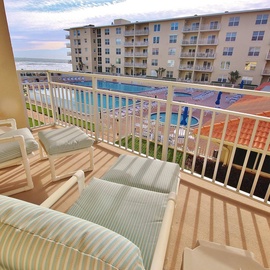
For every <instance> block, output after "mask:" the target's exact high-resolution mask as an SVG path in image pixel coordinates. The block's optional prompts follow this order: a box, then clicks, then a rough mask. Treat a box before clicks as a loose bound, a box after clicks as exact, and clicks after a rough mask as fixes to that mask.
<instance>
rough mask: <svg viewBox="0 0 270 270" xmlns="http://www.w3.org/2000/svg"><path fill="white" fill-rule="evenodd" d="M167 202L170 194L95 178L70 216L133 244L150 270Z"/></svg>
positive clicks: (70, 211) (71, 210)
mask: <svg viewBox="0 0 270 270" xmlns="http://www.w3.org/2000/svg"><path fill="white" fill-rule="evenodd" d="M167 200H168V194H163V193H158V192H153V191H148V190H143V189H139V188H135V187H130V186H125V185H121V184H115V183H111V182H108V181H106V180H101V179H97V178H93V179H92V180H91V181H90V183H89V185H88V187H87V188H86V189H85V190H84V192H83V193H82V195H81V196H80V198H79V199H78V201H77V202H76V203H75V204H73V205H72V207H71V208H70V209H69V211H68V213H69V214H70V215H74V216H76V217H80V218H82V219H86V220H90V221H92V222H94V223H96V224H99V225H101V226H104V227H106V228H108V229H110V230H112V231H115V232H117V233H119V234H121V235H123V236H124V237H126V238H127V239H129V240H130V241H132V242H133V243H134V244H135V245H137V246H138V247H139V248H140V250H141V253H142V257H143V264H144V266H145V268H146V269H150V265H151V262H152V258H153V253H154V250H155V246H156V243H157V239H158V235H159V231H160V227H161V223H162V220H163V216H164V212H165V208H166V204H167Z"/></svg>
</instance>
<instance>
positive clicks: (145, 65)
mask: <svg viewBox="0 0 270 270" xmlns="http://www.w3.org/2000/svg"><path fill="white" fill-rule="evenodd" d="M124 66H125V67H140V68H147V64H144V63H137V62H135V63H132V62H125V64H124Z"/></svg>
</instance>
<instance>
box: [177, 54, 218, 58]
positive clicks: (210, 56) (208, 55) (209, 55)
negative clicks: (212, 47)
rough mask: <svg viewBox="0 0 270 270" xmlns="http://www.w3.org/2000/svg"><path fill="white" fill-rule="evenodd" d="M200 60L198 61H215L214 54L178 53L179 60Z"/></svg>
mask: <svg viewBox="0 0 270 270" xmlns="http://www.w3.org/2000/svg"><path fill="white" fill-rule="evenodd" d="M195 56H196V58H200V59H215V57H216V55H215V53H206V52H197V53H195V52H192V53H191V52H182V53H180V58H195Z"/></svg>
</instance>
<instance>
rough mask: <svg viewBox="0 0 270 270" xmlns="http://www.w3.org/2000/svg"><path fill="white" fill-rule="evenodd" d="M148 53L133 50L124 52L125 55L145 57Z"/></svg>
mask: <svg viewBox="0 0 270 270" xmlns="http://www.w3.org/2000/svg"><path fill="white" fill-rule="evenodd" d="M147 56H148V53H147V52H146V53H144V52H135V53H131V52H130V53H125V57H143V58H145V57H147Z"/></svg>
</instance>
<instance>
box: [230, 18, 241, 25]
mask: <svg viewBox="0 0 270 270" xmlns="http://www.w3.org/2000/svg"><path fill="white" fill-rule="evenodd" d="M239 21H240V17H231V18H230V19H229V26H238V25H239Z"/></svg>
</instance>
